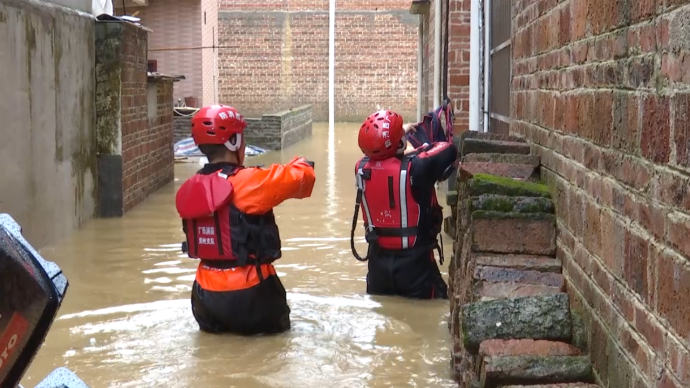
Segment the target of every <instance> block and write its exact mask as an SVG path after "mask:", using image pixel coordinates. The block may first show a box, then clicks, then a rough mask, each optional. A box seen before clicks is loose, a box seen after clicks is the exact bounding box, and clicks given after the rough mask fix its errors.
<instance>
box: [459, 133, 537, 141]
mask: <svg viewBox="0 0 690 388" xmlns="http://www.w3.org/2000/svg"><path fill="white" fill-rule="evenodd" d="M466 139H481V140H499V141H514V142H518V143H526V142H527V140H525V138H523V137H520V136H515V135H502V134H498V133H491V132H477V131H466V132H463V133H461V134H460V138H459V139H458V143H457V144H462V142H463V141H465V140H466ZM453 140H455V138H453ZM454 144H455V142H454Z"/></svg>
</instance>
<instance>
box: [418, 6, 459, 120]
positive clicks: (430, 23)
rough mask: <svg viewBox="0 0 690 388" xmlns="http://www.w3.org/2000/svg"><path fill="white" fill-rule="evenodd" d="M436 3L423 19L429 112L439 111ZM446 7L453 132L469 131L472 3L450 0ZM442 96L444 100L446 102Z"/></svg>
mask: <svg viewBox="0 0 690 388" xmlns="http://www.w3.org/2000/svg"><path fill="white" fill-rule="evenodd" d="M437 2H438V1H437V0H432V2H431V7H430V10H429V14H428V15H425V16H424V24H425V33H426V36H425V39H424V42H425V45H424V59H423V63H424V65H423V66H424V72H425V75H424V81H423V82H424V84H425V91H426V93H425V96H426V101H425V104H426V105H425V106H424V108H425V109H426V110H432V109H434V108H436V107H435V106H433V104H434V50H435V37H434V34H435V32H434V31H435V26H434V18H435V14H434V12H435V11H434V9H435V8H434V7H436V3H437ZM440 4H441V5H442V6H443V9H442V12H441V14H442V15H443V16H442V17H443V20H442V21H441V26H442V27H441V28H442V31H441V49H443V45H444V39H445V34H446V27H445V23H446V12H450V15H448V23H449V27H448V57H447V61H448V79H447V82H448V98H450V100H451V101H452V102H453V107H454V108H455V124H454V127H453V129H454V132H455V133H461V132H464V131H466V130H468V129H469V118H470V116H469V110H470V103H469V100H470V9H471V1H470V0H450V1H449V3H448V9H446V8H445V1H441V3H440ZM443 61H444V58H443V53H442V54H441V71H443V66H444V63H443ZM440 92H441V93H443V79H441V91H440ZM443 97H444V96H443V95H441V100H443Z"/></svg>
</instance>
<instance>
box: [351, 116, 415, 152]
mask: <svg viewBox="0 0 690 388" xmlns="http://www.w3.org/2000/svg"><path fill="white" fill-rule="evenodd" d="M404 138H405V131H404V130H403V118H402V116H400V115H399V114H397V113H395V112H393V111H390V110H380V111H378V112H376V113H374V114H372V115H371V116H369V117H368V118H367V119H366V120H364V124H362V127H361V128H360V129H359V138H358V143H359V148H360V149H361V150H362V152H363V153H364V155H366V156H368V157H369V158H371V159H372V160H382V159H387V158H390V157H392V156H395V155H396V154H397V153H398V150H400V149H403V150H404V149H405V146H406V143H405V140H404Z"/></svg>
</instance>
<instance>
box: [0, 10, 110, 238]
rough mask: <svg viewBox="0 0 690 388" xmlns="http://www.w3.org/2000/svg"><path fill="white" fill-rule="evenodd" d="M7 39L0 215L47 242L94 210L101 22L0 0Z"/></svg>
mask: <svg viewBox="0 0 690 388" xmlns="http://www.w3.org/2000/svg"><path fill="white" fill-rule="evenodd" d="M0 36H1V37H2V39H0V79H1V80H2V83H1V85H2V87H1V89H2V93H1V94H0V117H2V121H3V123H4V125H3V130H2V141H0V161H1V162H0V164H2V168H0V212H7V213H10V214H11V215H12V217H14V218H15V219H16V220H17V222H19V223H20V224H21V226H22V227H23V228H24V234H25V236H26V237H27V239H28V240H29V241H31V244H32V245H34V246H36V247H42V246H44V245H46V244H47V243H49V242H51V241H55V240H58V239H60V238H63V237H65V236H66V235H67V234H68V233H69V231H71V230H72V229H74V228H76V227H78V226H79V225H81V223H82V222H83V221H84V220H86V219H88V218H90V217H92V216H93V215H94V210H95V195H96V192H95V181H96V163H95V161H96V159H95V152H96V147H95V145H96V143H95V134H94V131H95V122H94V121H95V119H94V118H95V106H94V89H95V75H94V61H93V58H94V41H93V36H94V21H93V19H92V18H90V17H88V16H84V15H78V14H76V13H74V12H72V11H70V10H67V9H65V8H58V7H55V6H52V5H49V4H45V3H38V2H35V1H30V0H0Z"/></svg>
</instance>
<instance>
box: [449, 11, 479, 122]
mask: <svg viewBox="0 0 690 388" xmlns="http://www.w3.org/2000/svg"><path fill="white" fill-rule="evenodd" d="M470 9H471V1H470V0H451V1H450V5H449V12H450V15H449V16H450V17H449V21H448V22H449V24H450V26H449V29H448V37H449V39H448V97H449V98H450V100H451V101H452V102H453V107H454V108H455V124H454V126H453V130H454V132H455V133H460V132H464V131H467V130H468V129H469V125H470ZM474 129H476V128H474Z"/></svg>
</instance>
